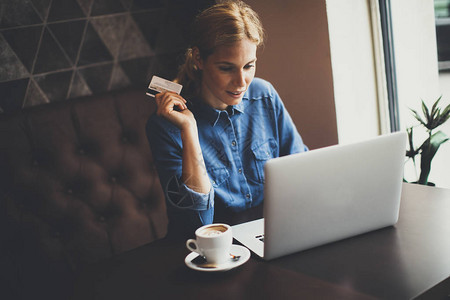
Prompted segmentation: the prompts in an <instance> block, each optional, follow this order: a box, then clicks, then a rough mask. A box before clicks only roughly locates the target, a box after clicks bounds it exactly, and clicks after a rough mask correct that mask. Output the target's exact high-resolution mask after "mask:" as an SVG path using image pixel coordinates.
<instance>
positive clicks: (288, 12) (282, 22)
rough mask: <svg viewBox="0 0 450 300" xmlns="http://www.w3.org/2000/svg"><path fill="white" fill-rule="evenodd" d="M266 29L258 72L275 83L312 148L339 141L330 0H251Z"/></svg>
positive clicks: (248, 1) (247, 0)
mask: <svg viewBox="0 0 450 300" xmlns="http://www.w3.org/2000/svg"><path fill="white" fill-rule="evenodd" d="M246 2H247V3H248V4H249V5H251V6H252V8H253V9H254V10H255V11H256V12H257V13H258V14H259V15H260V17H261V20H262V22H263V25H264V28H265V30H266V33H267V40H266V42H265V46H264V48H263V49H262V51H261V53H260V54H259V56H258V63H257V67H256V73H257V74H256V75H257V76H259V77H263V78H265V79H267V80H269V81H270V82H272V84H273V85H274V87H275V88H276V89H277V91H278V93H279V94H280V96H281V98H282V99H283V101H284V103H285V105H286V107H287V109H288V111H289V113H290V114H291V116H292V119H293V120H294V123H295V125H297V128H298V130H299V132H300V134H301V135H302V137H303V139H304V141H305V143H306V144H307V145H308V147H310V148H311V149H316V148H321V147H324V146H329V145H334V144H337V143H338V134H337V122H336V109H335V103H334V87H333V72H332V68H331V54H330V39H329V33H328V20H327V11H326V1H325V0H301V1H299V0H283V1H260V0H246Z"/></svg>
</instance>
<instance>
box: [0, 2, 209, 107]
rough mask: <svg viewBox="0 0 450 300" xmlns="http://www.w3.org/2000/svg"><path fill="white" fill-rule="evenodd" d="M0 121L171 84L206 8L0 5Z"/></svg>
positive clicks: (120, 4) (183, 5)
mask: <svg viewBox="0 0 450 300" xmlns="http://www.w3.org/2000/svg"><path fill="white" fill-rule="evenodd" d="M0 1H1V2H0V3H1V9H0V95H1V96H0V113H10V112H13V111H17V110H20V109H22V108H23V107H29V106H34V105H41V104H45V103H48V102H50V101H59V100H66V99H69V98H73V97H80V96H86V95H92V94H96V93H102V92H105V91H110V90H115V89H120V88H125V87H127V86H130V85H134V86H141V87H142V88H145V87H146V86H147V85H148V81H149V80H150V77H151V76H152V75H154V74H158V75H160V76H163V77H167V78H173V77H174V76H175V74H176V71H177V67H178V64H180V63H181V62H182V61H183V53H184V51H185V48H186V46H187V40H186V37H187V35H188V33H189V25H190V22H191V20H192V18H193V17H194V15H195V14H196V13H197V12H198V11H199V10H201V9H202V8H204V7H206V6H208V5H211V4H212V3H213V2H214V1H212V0H0Z"/></svg>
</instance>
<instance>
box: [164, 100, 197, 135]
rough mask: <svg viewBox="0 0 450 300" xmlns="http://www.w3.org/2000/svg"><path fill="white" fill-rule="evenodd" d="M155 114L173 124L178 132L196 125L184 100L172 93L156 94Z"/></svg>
mask: <svg viewBox="0 0 450 300" xmlns="http://www.w3.org/2000/svg"><path fill="white" fill-rule="evenodd" d="M155 99H156V104H157V106H158V108H157V110H156V113H157V114H158V115H159V116H162V117H164V118H166V119H167V120H169V121H170V122H172V123H173V124H175V125H176V126H177V127H178V128H179V129H180V130H183V129H187V128H188V127H190V126H192V125H196V121H195V118H194V115H193V114H192V112H191V111H190V110H189V109H188V108H187V105H186V102H187V101H186V100H185V99H184V98H183V97H181V96H180V95H178V94H176V93H173V92H164V93H159V94H156V96H155Z"/></svg>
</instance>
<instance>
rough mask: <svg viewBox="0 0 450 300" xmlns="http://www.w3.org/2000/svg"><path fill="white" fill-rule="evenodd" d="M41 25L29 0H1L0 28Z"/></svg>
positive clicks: (40, 20)
mask: <svg viewBox="0 0 450 300" xmlns="http://www.w3.org/2000/svg"><path fill="white" fill-rule="evenodd" d="M39 23H42V19H41V18H40V17H39V15H38V14H37V13H36V11H35V10H34V8H33V5H32V4H31V2H30V1H29V0H2V2H1V9H0V28H8V27H15V26H25V25H32V24H39Z"/></svg>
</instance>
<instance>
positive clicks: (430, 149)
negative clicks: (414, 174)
mask: <svg viewBox="0 0 450 300" xmlns="http://www.w3.org/2000/svg"><path fill="white" fill-rule="evenodd" d="M448 140H449V137H448V136H447V135H446V134H445V133H443V132H442V131H438V132H436V133H434V134H433V135H432V136H430V137H429V138H428V139H427V140H426V141H425V142H424V143H423V144H422V146H420V149H421V150H422V153H421V161H420V169H421V173H420V178H419V183H420V184H427V183H428V176H429V174H430V170H431V161H432V160H433V157H434V155H435V154H436V152H437V151H438V149H439V147H440V146H441V145H442V144H443V143H445V142H446V141H448Z"/></svg>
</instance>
